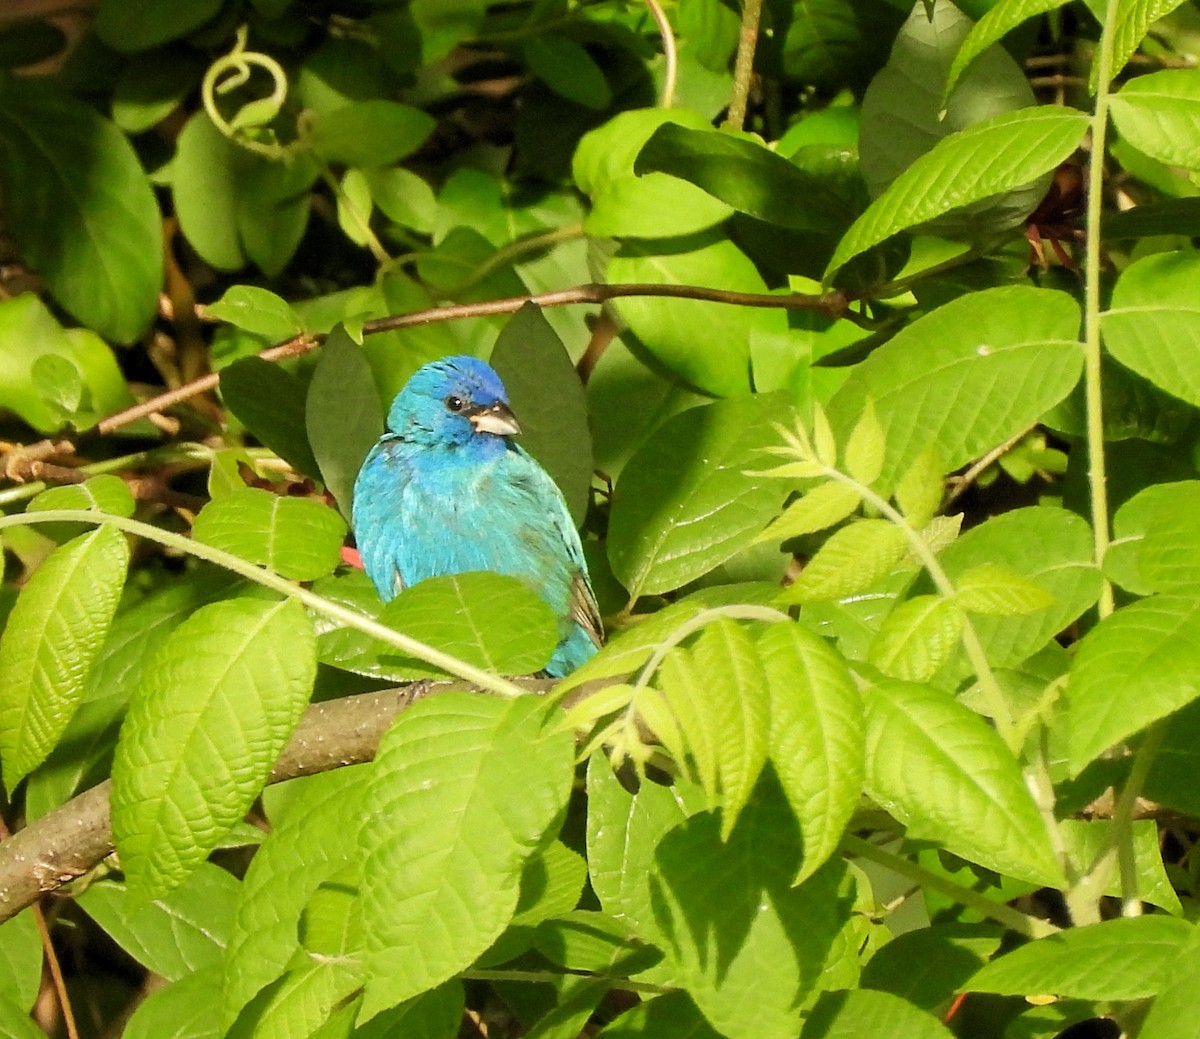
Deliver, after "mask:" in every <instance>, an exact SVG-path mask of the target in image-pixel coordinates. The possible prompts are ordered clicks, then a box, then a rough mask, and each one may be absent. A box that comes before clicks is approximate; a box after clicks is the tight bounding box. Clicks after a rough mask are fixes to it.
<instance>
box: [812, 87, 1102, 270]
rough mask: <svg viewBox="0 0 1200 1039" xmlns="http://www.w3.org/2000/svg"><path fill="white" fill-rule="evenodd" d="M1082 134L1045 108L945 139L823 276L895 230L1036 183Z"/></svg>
mask: <svg viewBox="0 0 1200 1039" xmlns="http://www.w3.org/2000/svg"><path fill="white" fill-rule="evenodd" d="M1087 127H1088V117H1087V116H1086V115H1084V114H1083V113H1082V112H1075V111H1073V110H1068V109H1063V108H1057V107H1052V106H1051V107H1041V108H1027V109H1022V110H1021V111H1018V112H1010V113H1008V114H1005V115H1000V116H996V117H995V118H992V119H988V120H986V121H984V122H982V123H977V124H976V125H974V126H972V127H970V128H968V129H966V130H962V131H960V132H959V133H956V134H953V135H952V136H950V137H947V138H945V139H944V140H942V141H940V142H939V143H938V144H937V145H935V146H934V148H933V149H932V150H931V151H929V152H926V153H925V154H924V155H922V156H921V157H920V158H919V159H917V160H916V161H914V162H913V163H912V165H911V166H909V167H908V169H906V170H905V171H904V172H903V173H901V174H900V175H899V176H898V177H896V179H895V180H894V181H892V183H891V185H890V186H889V187H888V189H887V190H886V191H885V192H884V193H883V194H882V195H880V196H879V197H878V198H877V199H876V200H875V201H874V202H872V203H871V205H870V206H869V207H868V208H867V211H866V212H865V213H863V215H862V216H860V217H859V218H858V219H857V220H856V221H855V222H854V224H853V225H852V226H851V228H850V230H849V231H848V232H846V235H845V237H844V238H843V239H842V240H841V242H840V243H839V244H838V247H837V250H836V251H835V252H834V255H833V258H832V259H831V260H830V261H829V265H828V267H826V269H825V277H826V279H828V278H830V277H831V276H832V275H833V274H834V273H835V272H837V271H838V270H839V269H840V268H841V267H843V266H844V265H845V264H846V263H847V262H848V261H849V260H852V259H853V258H854V257H855V256H858V255H859V254H860V253H863V252H866V250H868V249H870V248H871V246H873V245H878V244H879V243H880V242H883V241H886V240H887V239H888V238H890V237H891V236H892V235H894V234H897V233H899V232H900V231H903V230H906V229H907V228H910V227H915V226H917V225H918V224H923V223H925V222H927V221H929V220H932V219H933V218H934V217H937V216H941V215H942V214H943V213H949V212H951V211H952V210H955V209H958V208H960V207H961V206H965V205H968V204H969V203H971V202H978V201H980V200H982V199H985V198H990V197H991V196H993V195H998V194H1000V193H1001V192H1004V191H1009V190H1011V189H1013V188H1019V187H1022V186H1024V185H1026V184H1028V183H1029V182H1030V181H1033V180H1036V179H1037V178H1038V177H1040V176H1041V175H1042V174H1044V173H1048V172H1049V171H1050V170H1053V169H1054V168H1055V167H1056V166H1058V164H1059V163H1060V162H1062V161H1063V160H1065V159H1066V158H1068V157H1069V156H1070V155H1071V153H1072V152H1074V150H1075V149H1076V148H1077V147H1079V142H1080V140H1081V139H1082V138H1083V135H1084V133H1085V132H1086V130H1087Z"/></svg>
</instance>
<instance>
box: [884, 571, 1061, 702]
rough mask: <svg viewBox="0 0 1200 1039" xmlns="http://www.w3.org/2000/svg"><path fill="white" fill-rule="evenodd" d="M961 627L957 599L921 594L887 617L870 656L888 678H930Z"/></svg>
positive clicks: (955, 641) (955, 642)
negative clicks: (955, 600) (954, 600)
mask: <svg viewBox="0 0 1200 1039" xmlns="http://www.w3.org/2000/svg"><path fill="white" fill-rule="evenodd" d="M1037 588H1038V591H1039V592H1040V591H1042V589H1041V586H1037ZM962 628H963V615H962V610H961V609H960V608H959V605H958V604H957V603H955V602H953V601H952V600H949V599H943V598H942V597H941V596H939V595H918V596H916V597H915V598H913V599H909V600H908V601H907V602H902V603H900V604H899V605H898V606H897V607H896V608H895V609H894V610H892V612H891V613H889V614H888V615H887V616H886V617H885V618H884V620H883V624H881V625H880V627H879V633H878V634H877V635H876V636H875V639H874V641H873V642H872V643H871V648H870V651H869V653H868V656H867V660H868V661H869V662H870V663H871V664H873V665H874V666H875V667H877V668H878V669H879V670H880V672H882V673H883V674H885V675H887V676H888V677H889V678H899V679H901V680H902V681H905V682H927V681H929V679H931V678H933V676H934V675H935V674H937V672H938V671H939V670H941V668H942V666H943V665H944V664H945V663H946V662H947V661H949V660H950V658H951V657H952V656H953V655H954V652H955V650H957V649H958V640H959V637H960V636H961V635H962Z"/></svg>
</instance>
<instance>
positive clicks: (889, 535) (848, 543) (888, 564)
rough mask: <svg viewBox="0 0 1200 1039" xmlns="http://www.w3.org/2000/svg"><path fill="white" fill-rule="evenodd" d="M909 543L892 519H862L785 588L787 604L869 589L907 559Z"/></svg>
mask: <svg viewBox="0 0 1200 1039" xmlns="http://www.w3.org/2000/svg"><path fill="white" fill-rule="evenodd" d="M907 547H908V541H907V539H906V538H905V535H904V531H903V530H901V529H900V528H899V527H897V526H895V525H894V524H893V523H891V521H889V520H882V519H860V520H855V521H854V522H853V523H851V524H849V525H848V526H845V527H842V528H841V529H840V530H838V531H835V532H834V534H832V535H831V536H830V537H829V539H828V540H827V541H826V542H825V544H823V545H822V546H821V547H820V548H819V549H818V550H817V554H816V555H815V556H813V557H812V559H810V560H809V561H808V564H807V565H806V566H805V567H804V569H803V570H802V571H801V572H800V576H799V577H797V578H796V580H795V581H793V582H792V584H791V585H790V586H789V587H788V588H786V589H784V591H783V593H782V599H783V600H784V601H785V602H816V601H821V600H824V599H842V598H845V597H846V596H848V595H854V594H855V593H856V592H860V591H862V590H863V589H865V588H869V587H870V586H871V585H873V584H874V583H875V582H876V581H878V580H879V579H880V578H881V577H883V576H884V575H885V574H887V573H888V572H889V571H890V570H891V569H892V568H893V567H895V566H896V565H897V564H898V563H899V562H900V560H901V559H903V558H904V554H905V550H906V549H907Z"/></svg>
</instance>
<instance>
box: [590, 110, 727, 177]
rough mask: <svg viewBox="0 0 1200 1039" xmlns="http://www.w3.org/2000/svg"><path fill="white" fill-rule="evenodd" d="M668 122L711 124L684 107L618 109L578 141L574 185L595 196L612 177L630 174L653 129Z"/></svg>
mask: <svg viewBox="0 0 1200 1039" xmlns="http://www.w3.org/2000/svg"><path fill="white" fill-rule="evenodd" d="M668 123H670V124H673V125H679V126H686V127H689V128H691V129H693V130H705V129H707V128H709V126H710V125H711V124H710V123H709V121H708V120H707V119H705V118H704V116H702V115H700V114H699V113H698V112H692V111H689V110H687V109H685V108H670V109H667V108H640V109H633V110H631V111H628V112H620V113H618V114H617V115H615V116H613V117H612V118H611V119H610V120H608V122H606V123H605V124H604V125H603V126H599V127H597V128H596V129H595V130H591V131H589V132H588V133H586V134H584V135H583V137H582V139H581V140H580V142H579V145H578V147H577V148H576V149H575V155H574V158H573V159H572V163H571V174H572V178H573V179H574V181H575V184H576V186H577V187H578V188H579V190H580V191H582V192H584V193H585V194H588V195H592V196H595V195H598V194H599V193H600V192H601V191H602V190H603V189H604V188H605V186H606V185H607V184H608V183H609V182H611V181H612V180H615V179H616V178H619V177H627V176H630V175H632V174H633V164H634V162H635V160H636V159H637V156H638V153H639V152H640V151H641V150H642V147H643V146H644V145H645V143H646V142H647V141H648V140H649V139H650V137H651V136H652V135H653V134H654V131H655V130H657V129H658V128H659V127H660V126H665V125H666V124H668Z"/></svg>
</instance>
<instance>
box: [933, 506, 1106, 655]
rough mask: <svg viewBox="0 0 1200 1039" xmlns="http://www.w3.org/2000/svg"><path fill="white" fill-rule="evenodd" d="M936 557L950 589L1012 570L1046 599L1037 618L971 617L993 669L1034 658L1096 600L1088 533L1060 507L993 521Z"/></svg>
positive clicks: (1097, 591) (1026, 511)
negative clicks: (983, 573)
mask: <svg viewBox="0 0 1200 1039" xmlns="http://www.w3.org/2000/svg"><path fill="white" fill-rule="evenodd" d="M940 558H941V562H942V566H943V568H944V569H945V571H946V573H947V575H948V576H949V578H950V582H951V584H956V583H957V582H958V580H959V579H960V577H961V575H963V574H964V573H965V572H966V571H968V570H970V569H973V568H974V567H977V566H981V565H984V564H989V565H996V566H1003V567H1008V568H1010V569H1011V570H1014V571H1016V572H1017V573H1018V574H1020V575H1021V576H1023V577H1025V578H1026V579H1028V580H1030V581H1033V582H1034V583H1035V584H1038V585H1040V586H1041V587H1042V588H1043V589H1044V590H1045V591H1046V592H1047V593H1049V595H1050V596H1051V597H1052V598H1053V603H1052V604H1051V605H1050V606H1049V607H1047V608H1046V609H1044V610H1040V611H1038V612H1037V613H1026V614H1019V615H1016V616H1009V617H989V616H986V615H984V614H977V615H976V616H975V617H973V618H972V625H973V627H974V628H975V631H976V633H977V634H978V635H979V639H980V641H981V642H982V643H983V647H984V649H985V651H986V652H987V656H988V659H989V660H990V661H991V662H992V664H993V665H995V666H998V667H1008V666H1011V665H1013V664H1018V663H1020V662H1021V661H1022V660H1025V659H1026V658H1027V657H1029V656H1031V655H1032V654H1034V653H1036V652H1037V651H1038V650H1039V649H1041V648H1042V647H1043V646H1045V645H1046V644H1047V643H1049V642H1050V640H1051V639H1053V638H1054V636H1055V635H1057V634H1058V633H1059V632H1060V631H1062V630H1063V629H1064V628H1066V627H1067V626H1068V625H1070V624H1071V622H1072V621H1074V620H1075V619H1076V618H1078V617H1079V616H1080V615H1081V614H1082V613H1083V612H1084V610H1086V609H1088V607H1090V606H1091V605H1092V604H1093V603H1094V602H1095V601H1096V599H1097V598H1098V597H1099V595H1100V585H1101V577H1100V573H1099V571H1098V570H1097V569H1096V565H1095V563H1094V562H1093V561H1092V531H1091V528H1090V527H1089V526H1088V524H1087V523H1086V521H1084V520H1083V519H1081V518H1080V517H1079V516H1077V515H1075V514H1074V513H1072V512H1068V511H1066V510H1065V509H1057V508H1049V507H1043V506H1038V507H1034V508H1026V509H1014V510H1012V511H1011V512H1006V513H1004V514H1002V515H1000V516H993V517H992V518H991V519H989V520H987V521H985V522H984V523H981V524H979V525H978V526H976V527H973V528H972V529H971V530H968V531H967V532H966V533H965V534H963V535H962V537H960V538H959V539H958V540H957V541H956V542H955V543H954V544H953V545H950V546H948V547H947V548H946V549H944V550H943V552H942V553H941V557H940Z"/></svg>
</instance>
